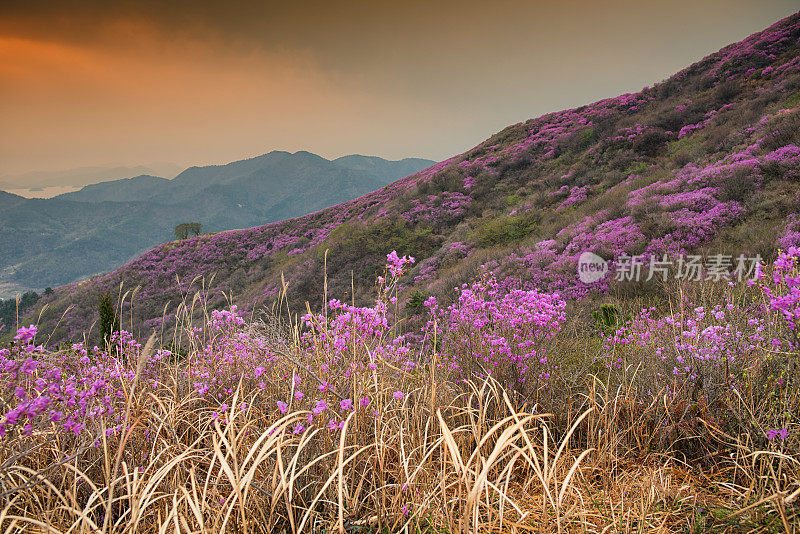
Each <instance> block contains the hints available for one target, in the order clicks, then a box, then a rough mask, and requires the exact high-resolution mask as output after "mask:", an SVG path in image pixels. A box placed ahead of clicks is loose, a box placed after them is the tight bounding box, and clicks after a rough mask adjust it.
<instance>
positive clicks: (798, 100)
mask: <svg viewBox="0 0 800 534" xmlns="http://www.w3.org/2000/svg"><path fill="white" fill-rule="evenodd" d="M798 104H800V91H798V92H797V93H794V94H793V95H791V96H789V97H788V98H786V99H785V100H784V101H783V102H781V104H780V106H779V107H780V109H790V108H794V107H797V105H798Z"/></svg>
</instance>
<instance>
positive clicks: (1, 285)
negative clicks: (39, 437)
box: [0, 151, 434, 297]
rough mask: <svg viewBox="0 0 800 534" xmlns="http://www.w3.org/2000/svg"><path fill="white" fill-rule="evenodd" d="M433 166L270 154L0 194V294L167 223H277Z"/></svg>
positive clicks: (42, 281) (76, 276)
mask: <svg viewBox="0 0 800 534" xmlns="http://www.w3.org/2000/svg"><path fill="white" fill-rule="evenodd" d="M433 163H434V162H432V161H429V160H425V159H418V158H408V159H403V160H400V161H388V160H385V159H382V158H378V157H369V156H358V155H351V156H345V157H342V158H338V159H335V160H328V159H325V158H323V157H320V156H317V155H315V154H312V153H310V152H305V151H300V152H295V153H293V154H292V153H289V152H282V151H274V152H270V153H268V154H264V155H262V156H258V157H254V158H251V159H246V160H242V161H235V162H233V163H229V164H227V165H211V166H204V167H190V168H188V169H186V170H185V171H183V172H181V173H180V174H178V175H177V176H176V177H175V178H173V179H171V180H167V179H164V178H160V177H157V176H150V175H140V176H136V177H133V178H126V179H118V180H111V181H106V182H101V183H97V184H92V185H87V186H85V187H83V188H82V189H80V190H79V191H75V192H72V193H66V194H63V195H59V196H57V197H54V198H51V199H28V198H23V197H20V196H18V195H12V194H9V193H5V192H0V213H2V216H0V297H4V296H5V297H8V296H10V295H11V294H14V293H16V292H19V291H22V290H25V289H41V288H44V287H47V286H57V285H61V284H64V283H67V282H72V281H76V280H80V279H82V278H85V277H87V276H90V275H93V274H97V273H99V272H105V271H108V270H110V269H114V268H116V267H118V266H120V265H122V264H123V263H125V262H126V261H128V260H130V259H132V258H134V257H136V256H137V255H139V254H141V253H142V252H144V251H146V250H148V249H149V248H151V247H152V246H154V245H156V244H159V243H162V242H164V241H169V240H171V239H174V237H173V228H174V227H175V226H176V225H178V224H180V223H183V222H199V223H201V224H202V225H203V229H204V231H206V232H219V231H222V230H229V229H233V228H246V227H250V226H253V225H256V224H263V223H267V222H273V221H279V220H283V219H287V218H291V217H295V216H298V215H304V214H307V213H311V212H314V211H317V210H319V209H322V208H325V207H328V206H331V205H334V204H337V203H339V202H343V201H346V200H350V199H353V198H355V197H357V196H359V195H362V194H364V193H367V192H369V191H373V190H375V189H378V188H379V187H382V186H384V185H386V184H387V183H389V182H392V181H393V180H396V179H398V178H401V177H403V176H406V175H409V174H413V173H415V172H417V171H419V170H420V169H423V168H426V167H428V166H430V165H431V164H433Z"/></svg>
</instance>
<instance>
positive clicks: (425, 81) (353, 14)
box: [0, 0, 796, 174]
mask: <svg viewBox="0 0 800 534" xmlns="http://www.w3.org/2000/svg"><path fill="white" fill-rule="evenodd" d="M795 9H796V2H795V1H794V0H793V1H774V2H747V1H744V0H726V1H722V0H714V1H706V2H699V1H697V0H693V1H689V0H677V1H674V2H642V1H636V2H634V1H629V0H625V1H619V0H618V1H610V2H596V1H577V0H563V1H559V2H550V1H548V2H542V1H528V2H521V1H516V2H512V1H509V0H495V1H493V2H486V1H469V0H468V1H461V2H452V1H448V2H436V1H431V0H428V1H417V0H413V1H403V2H398V1H393V2H380V1H340V2H334V1H305V2H284V3H275V2H255V1H250V2H247V1H242V0H225V1H214V2H211V1H197V0H193V1H188V0H170V1H163V2H162V1H158V2H157V1H152V0H151V1H144V0H122V1H110V0H78V1H69V0H50V1H45V0H29V1H25V2H22V1H5V2H1V1H0V39H4V41H2V44H0V114H2V115H3V116H4V128H3V129H2V131H0V162H2V163H0V174H7V173H19V172H25V171H27V170H36V169H37V168H38V167H37V166H40V165H44V166H46V167H59V166H61V167H64V166H81V165H91V164H95V163H104V162H106V161H114V162H119V163H125V164H135V163H138V162H139V161H156V160H166V161H178V162H180V163H184V162H186V163H189V162H201V160H202V161H207V160H209V159H210V160H212V161H214V160H217V161H224V160H226V159H234V158H236V157H240V156H244V155H248V154H249V153H254V152H258V151H262V150H268V149H270V148H289V147H297V148H307V149H309V150H314V151H317V152H320V153H323V154H328V155H339V154H341V153H343V152H373V153H377V154H379V155H385V156H390V157H401V156H406V155H420V156H426V157H432V158H444V157H446V156H448V155H451V154H453V153H455V152H459V151H462V150H464V149H467V148H469V147H470V146H472V144H474V143H477V142H479V141H481V140H482V139H484V138H486V137H488V136H489V135H490V134H491V133H493V132H494V131H496V130H497V129H499V128H501V127H502V126H504V125H506V124H509V123H514V122H518V121H520V120H524V119H526V118H529V117H532V116H536V115H539V114H542V113H546V112H548V111H552V110H556V109H562V108H565V107H571V106H577V105H581V104H584V103H587V102H590V101H593V100H597V99H599V98H603V97H608V96H614V95H616V94H619V93H622V92H628V91H635V90H638V89H640V88H641V87H642V86H644V85H649V84H652V83H654V82H657V81H659V80H661V79H663V78H665V77H666V76H669V75H670V74H672V73H673V72H675V71H677V70H679V69H681V68H683V67H684V66H686V65H687V64H688V63H691V62H692V61H694V60H697V59H699V58H701V57H702V56H704V55H706V54H707V53H710V52H712V51H714V50H716V49H718V48H720V47H721V46H724V45H725V44H728V43H729V42H732V41H736V40H739V39H741V38H743V37H745V36H747V35H749V34H750V33H752V32H754V31H758V30H760V29H762V28H763V27H765V26H767V25H769V24H770V23H772V22H774V21H776V20H778V19H780V18H782V17H784V16H787V15H789V14H791V13H792V12H793V11H794V10H795ZM76 125H77V126H78V127H79V128H80V135H78V136H76V135H74V134H73V135H71V136H70V135H69V132H71V131H74V129H75V127H76ZM223 126H224V128H223ZM237 147H238V149H237ZM97 154H102V155H103V157H102V161H99V160H100V159H101V158H100V156H98V155H97Z"/></svg>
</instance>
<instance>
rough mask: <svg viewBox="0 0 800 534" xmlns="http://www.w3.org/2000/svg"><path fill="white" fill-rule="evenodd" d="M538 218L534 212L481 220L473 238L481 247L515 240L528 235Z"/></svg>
mask: <svg viewBox="0 0 800 534" xmlns="http://www.w3.org/2000/svg"><path fill="white" fill-rule="evenodd" d="M538 220H539V217H538V216H537V215H536V214H534V213H525V214H521V215H511V216H505V217H494V218H491V219H489V220H483V221H482V222H481V223H479V226H478V227H477V228H476V229H475V231H474V232H475V239H476V241H477V243H478V245H480V246H482V247H490V246H494V245H501V244H503V243H509V242H511V241H517V240H519V239H522V238H524V237H526V236H528V235H530V234H531V233H532V232H533V231H534V229H535V228H536V225H537V223H538Z"/></svg>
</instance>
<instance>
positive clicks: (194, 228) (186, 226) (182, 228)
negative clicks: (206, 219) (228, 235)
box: [175, 222, 203, 239]
mask: <svg viewBox="0 0 800 534" xmlns="http://www.w3.org/2000/svg"><path fill="white" fill-rule="evenodd" d="M202 229H203V225H202V224H200V223H198V222H191V223H181V224H179V225H178V226H176V227H175V237H177V238H178V239H186V238H187V237H189V236H190V235H200V232H201V231H202Z"/></svg>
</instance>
